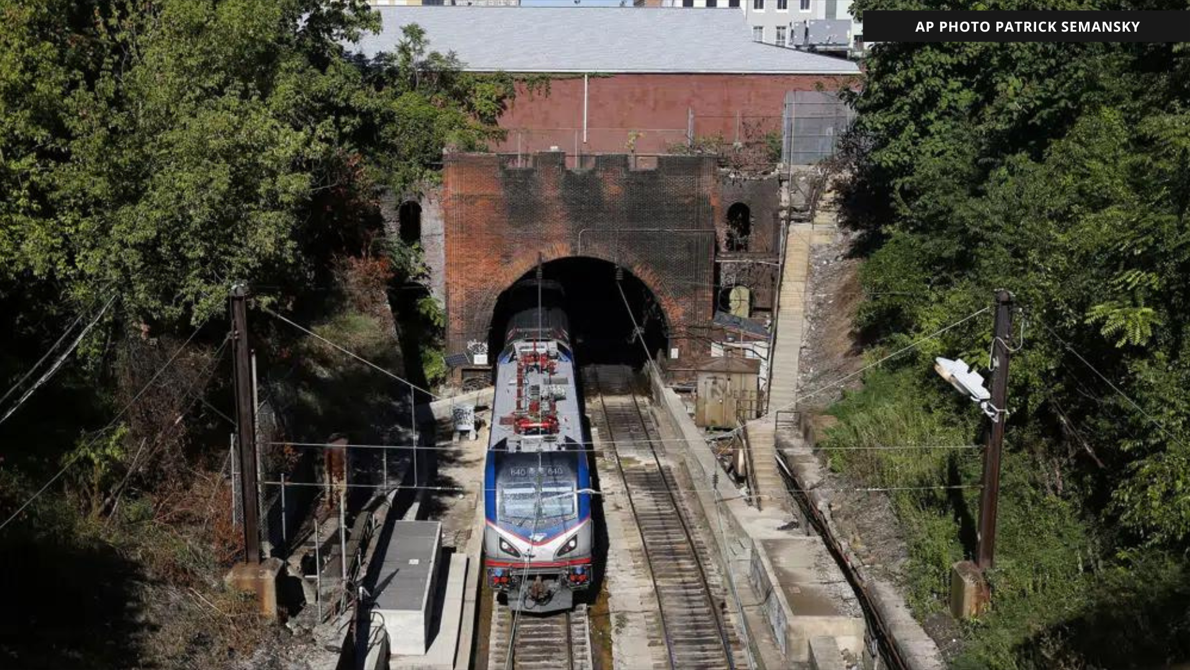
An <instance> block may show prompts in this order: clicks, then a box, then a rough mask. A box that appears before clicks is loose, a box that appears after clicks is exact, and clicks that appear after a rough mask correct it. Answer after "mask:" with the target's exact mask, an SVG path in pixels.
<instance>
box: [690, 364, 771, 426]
mask: <svg viewBox="0 0 1190 670" xmlns="http://www.w3.org/2000/svg"><path fill="white" fill-rule="evenodd" d="M697 378H698V382H697V387H696V388H697V390H696V393H697V398H696V400H695V405H694V423H695V424H697V425H698V426H700V427H703V428H735V427H736V426H738V425H740V423H742V422H744V421H747V420H749V419H754V418H756V416H757V415H758V412H759V410H760V360H759V359H756V358H741V357H738V356H726V357H723V358H714V359H711V360H710V361H709V362H708V363H707V364H706V365H703V366H700V367H699V369H698V370H697Z"/></svg>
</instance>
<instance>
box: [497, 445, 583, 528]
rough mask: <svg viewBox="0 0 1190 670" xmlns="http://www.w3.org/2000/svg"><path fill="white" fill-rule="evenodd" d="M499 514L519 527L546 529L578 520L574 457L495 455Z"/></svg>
mask: <svg viewBox="0 0 1190 670" xmlns="http://www.w3.org/2000/svg"><path fill="white" fill-rule="evenodd" d="M496 458H497V459H498V460H497V473H498V474H497V476H496V496H497V500H499V510H498V514H499V517H500V520H501V521H502V522H505V523H509V524H513V525H516V526H520V527H526V528H531V527H533V525H534V524H535V523H536V524H537V525H538V526H541V527H543V528H544V527H547V526H552V525H556V524H558V523H559V522H564V521H570V520H572V519H574V518H576V517H577V516H578V510H577V501H576V496H575V492H576V488H575V478H576V473H577V471H578V467H577V466H578V463H577V455H576V454H572V453H565V452H548V451H547V452H537V453H514V454H510V453H507V452H505V453H500V454H497V456H496Z"/></svg>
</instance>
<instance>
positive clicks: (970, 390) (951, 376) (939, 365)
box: [934, 356, 1002, 422]
mask: <svg viewBox="0 0 1190 670" xmlns="http://www.w3.org/2000/svg"><path fill="white" fill-rule="evenodd" d="M934 371H935V372H937V373H938V375H939V376H940V377H942V378H943V379H945V380H946V381H947V382H950V385H951V386H953V387H955V390H957V391H958V392H959V393H962V394H963V395H965V396H968V397H970V398H971V402H976V403H979V408H980V409H982V410H983V413H984V414H987V415H988V416H989V417H991V419H992V421H993V422H996V421H999V420H1000V413H1001V411H1002V410H1001V409H1000V408H998V407H996V406H995V405H993V404H992V403H991V397H992V392H991V391H989V390H987V388H985V387H984V385H983V384H984V378H983V375H981V374H979V373H978V372H976V371H974V370H972V369H971V367H970V366H969V365H967V363H966V362H965V361H963V359H961V358H959V359H956V360H953V361H952V360H951V359H949V358H942V357H941V356H939V357H938V358H935V359H934Z"/></svg>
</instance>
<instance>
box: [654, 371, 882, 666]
mask: <svg viewBox="0 0 1190 670" xmlns="http://www.w3.org/2000/svg"><path fill="white" fill-rule="evenodd" d="M650 378H651V381H652V387H653V394H654V399H655V401H656V403H657V405H658V406H659V408H660V409H661V410H662V411H661V414H662V415H663V417H664V418H666V419H667V420H668V423H669V425H670V427H671V428H672V429H673V430H674V432H675V433H676V434H678V435H680V436H681V437H682V438H684V439H685V441H686V444H687V448H686V449H683V456H684V457H685V464H686V468H687V470H688V471H689V473H690V477H691V479H692V480H693V481H694V489H695V492H696V500H697V502H698V503H699V504H700V506H701V507H702V511H703V515H704V517H705V518H706V519H707V520H708V522H710V523H712V524H714V523H716V522H717V521H718V520H722V522H723V524H724V532H723V533H718V532H715V533H712V535H713V537H714V538H715V543H716V544H717V545H718V549H719V554H720V557H721V558H722V560H723V561H724V562H728V563H741V562H742V563H744V565H743V566H741V567H742V568H743V569H741V570H737V572H739V573H741V574H747V575H749V580H748V581H749V583H750V584H751V586H752V588H753V590H754V591H755V592H756V595H757V598H758V600H759V601H760V602H761V607H762V608H763V610H764V613H765V618H766V620H767V621H768V624H769V627H770V629H771V630H772V633H773V635H774V637H775V638H776V642H777V644H778V646H779V647H780V649H781V652H782V654H783V655H784V657H785V660H786V661H787V662H795V661H796V662H803V663H804V662H807V661H808V660H809V659H810V639H811V638H814V637H821V636H823V635H830V636H833V637H834V638H835V639H836V644H837V645H838V646H841V647H843V648H846V649H847V650H849V651H851V652H852V653H854V654H855V655H856V657H859V656H860V654H861V653H862V650H863V640H864V636H865V630H866V627H865V623H864V620H863V618H862V617H859V616H852V615H849V614H847V613H846V612H841V611H839V610H838V608H837V607H836V606H835V602H834V601H833V600H832V595H831V594H827V593H825V592H824V591H823V590H822V589H821V587H820V585H821V584H822V583H823V582H824V581H839V582H841V581H842V580H843V575H842V573H841V572H839V569H838V567H837V566H836V565H835V564H834V563H833V561H832V560H831V558H830V556H829V553H828V552H827V550H826V548H825V546H823V545H822V543H821V540H820V539H818V538H816V537H814V538H810V537H791V536H790V535H789V534H788V533H787V532H784V531H778V530H776V527H779V526H780V525H782V522H784V521H786V520H788V518H789V515H788V513H785V512H782V511H780V510H768V511H766V512H763V513H762V512H758V511H757V510H756V509H754V508H751V507H748V506H747V505H746V504H744V502H743V501H742V500H741V499H740V496H739V491H737V490H736V489H735V488H733V487H732V485H731V484H730V483H729V482H728V481H727V478H726V477H714V476H713V475H714V474H715V473H718V471H719V470H718V468H719V466H718V463H717V462H716V461H715V456H714V454H713V453H712V452H711V449H710V447H709V446H708V445H707V443H706V440H705V439H704V438H703V436H702V433H701V432H700V431H699V430H698V428H697V427H696V426H695V425H694V422H693V420H691V418H690V416H689V415H688V414H687V413H686V408H685V406H684V405H683V403H682V401H681V398H679V397H678V395H677V393H675V392H674V391H673V389H670V388H668V387H666V386H664V385H663V384H661V382H660V380H659V379H657V378H656V376H655V375H650ZM713 480H717V481H713ZM715 493H717V494H718V500H716V497H715V495H714V494H715ZM717 517H718V518H717ZM725 536H727V537H725ZM728 538H730V540H729V539H728ZM798 557H800V558H798ZM799 560H800V561H802V562H801V563H799ZM725 567H726V568H727V569H728V570H731V569H732V566H731V565H727V566H725ZM823 573H830V574H831V575H832V576H831V579H829V580H824V579H823V578H822V575H823ZM751 637H752V636H751V635H749V638H750V639H751Z"/></svg>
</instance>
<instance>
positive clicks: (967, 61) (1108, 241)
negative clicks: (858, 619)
mask: <svg viewBox="0 0 1190 670" xmlns="http://www.w3.org/2000/svg"><path fill="white" fill-rule="evenodd" d="M1059 4H1060V6H1055V7H1051V8H1054V9H1066V8H1069V9H1112V8H1116V6H1115V5H1111V4H1110V3H1107V4H1105V3H1094V2H1092V3H1073V4H1072V3H1065V4H1063V3H1059ZM947 7H948V8H968V7H965V6H964V7H955V6H953V5H948V6H947ZM856 8H857V9H858V10H859V11H860V12H862V11H866V10H872V9H910V8H913V9H936V8H938V7H936V6H934V4H933V3H923V2H917V1H913V0H909V1H905V0H860V2H858V3H857V5H856ZM978 8H980V9H1031V8H1033V7H1032V6H1029V5H1027V4H1024V3H1020V2H1016V1H1014V0H1006V1H1002V2H992V3H991V4H988V3H983V4H980V5H979V6H978ZM1130 8H1136V9H1186V8H1187V5H1186V3H1185V2H1182V1H1180V0H1179V1H1170V2H1163V1H1161V0H1157V1H1154V2H1142V3H1141V4H1140V5H1135V4H1134V5H1131V6H1130ZM1188 74H1190V51H1188V50H1187V49H1186V47H1185V45H1156V44H1151V45H1142V44H1077V45H1072V44H881V45H877V46H876V47H874V48H873V50H872V53H871V55H870V57H869V58H868V61H867V67H866V71H865V75H866V82H865V86H864V87H863V88H862V90H858V91H856V92H855V93H854V95H853V98H852V101H853V104H854V105H855V107H856V109H857V111H858V112H859V116H858V120H857V126H856V130H855V136H854V137H852V138H850V141H849V142H848V146H849V147H851V151H852V156H851V158H852V159H853V168H854V169H853V173H854V174H855V176H856V179H855V180H854V182H853V183H852V184H851V187H850V191H849V193H848V194H847V197H848V198H849V199H850V200H849V202H850V204H851V211H852V212H853V214H854V215H855V216H854V218H855V222H856V225H858V226H860V227H861V228H863V230H864V232H865V234H866V236H867V241H868V243H869V244H868V246H867V247H866V249H868V250H869V252H870V256H869V259H868V261H867V263H866V264H865V265H864V267H863V270H862V281H863V283H864V286H865V289H866V290H867V291H868V293H869V297H868V299H867V300H866V302H865V304H864V305H863V306H862V308H861V310H860V314H859V319H860V324H859V325H860V326H861V329H862V332H863V333H864V334H865V336H867V337H868V338H869V339H870V341H871V342H872V343H874V344H876V345H878V346H880V347H888V348H895V347H899V346H903V345H904V344H906V343H908V342H910V341H913V340H915V339H917V338H920V337H922V336H924V335H926V334H928V333H932V332H934V331H935V330H937V329H939V328H941V327H943V326H945V325H947V324H949V323H951V322H953V321H955V320H957V319H958V318H960V317H962V316H964V315H967V314H970V313H972V312H974V311H975V310H976V309H979V308H980V307H984V306H986V305H987V304H988V302H989V298H990V295H991V293H992V291H993V289H996V288H1007V289H1009V290H1011V291H1012V292H1013V293H1014V295H1015V299H1016V304H1017V305H1018V307H1019V311H1018V312H1017V315H1016V318H1017V320H1018V322H1023V323H1024V324H1025V325H1024V329H1025V330H1024V347H1023V349H1022V350H1021V351H1020V352H1018V353H1017V354H1015V356H1014V359H1013V363H1012V374H1011V377H1010V392H1009V398H1010V409H1011V410H1012V414H1011V415H1010V418H1009V422H1008V432H1007V435H1008V438H1007V440H1008V444H1007V453H1006V456H1005V479H1004V481H1005V486H1004V489H1003V499H1002V502H1001V508H1000V509H1001V525H1000V528H1001V531H1000V532H1001V536H1000V537H1001V540H1000V544H999V554H1000V556H999V557H998V568H997V572H996V573H995V575H994V580H995V581H994V583H995V588H996V592H997V595H996V609H995V611H994V612H993V613H992V615H990V616H989V617H988V618H987V619H986V620H985V621H984V622H982V623H981V624H979V625H977V626H975V627H973V628H972V629H971V630H970V631H969V633H970V638H971V647H970V649H969V656H968V661H969V663H968V665H970V667H1001V668H1011V667H1123V666H1121V665H1119V661H1118V659H1120V658H1124V657H1125V656H1122V655H1121V654H1120V653H1119V650H1115V651H1113V650H1109V649H1107V648H1106V647H1103V646H1100V645H1097V644H1092V643H1091V642H1092V640H1091V638H1092V637H1094V636H1093V634H1092V635H1090V636H1087V635H1085V634H1084V635H1083V637H1078V636H1073V637H1072V636H1068V635H1066V634H1065V633H1063V632H1062V631H1067V630H1069V627H1070V626H1071V625H1072V624H1071V623H1070V622H1073V621H1081V622H1085V621H1090V620H1098V619H1096V617H1095V616H1092V615H1091V614H1090V613H1091V612H1092V611H1093V610H1094V609H1095V608H1099V607H1102V602H1101V600H1100V596H1101V592H1100V590H1099V587H1098V586H1097V584H1098V583H1099V581H1100V580H1101V579H1103V576H1104V575H1106V574H1109V573H1110V574H1115V575H1117V576H1118V575H1119V574H1123V575H1124V576H1123V577H1120V578H1119V583H1127V584H1128V586H1127V587H1126V588H1127V589H1133V588H1134V587H1136V586H1137V583H1138V580H1140V579H1141V577H1142V576H1141V575H1140V574H1139V573H1136V572H1132V570H1133V569H1134V567H1133V566H1134V565H1136V564H1137V563H1138V562H1137V561H1133V560H1132V559H1131V558H1125V557H1134V556H1144V557H1145V559H1144V560H1145V561H1150V562H1151V561H1157V562H1160V561H1164V560H1172V561H1173V562H1174V564H1175V567H1173V568H1170V569H1171V570H1173V571H1175V572H1176V571H1179V570H1181V569H1183V568H1184V561H1185V558H1184V556H1185V552H1186V550H1187V549H1188V548H1190V504H1188V503H1187V500H1190V498H1188V497H1187V495H1186V493H1185V492H1186V491H1187V490H1190V488H1188V487H1190V474H1188V473H1190V470H1188V469H1187V465H1190V462H1188V460H1190V448H1188V447H1187V445H1188V444H1190V433H1188V432H1187V424H1186V418H1185V417H1186V416H1187V413H1188V411H1190V391H1188V390H1187V389H1190V386H1188V383H1190V359H1188V358H1187V354H1188V353H1190V352H1188V351H1187V350H1186V340H1187V336H1188V335H1190V331H1188V330H1187V327H1188V323H1187V318H1186V315H1187V314H1188V313H1190V312H1188V309H1190V284H1188V283H1187V281H1186V278H1187V276H1190V274H1188V271H1190V253H1188V250H1187V236H1188V235H1190V220H1188V219H1187V213H1188V210H1190V204H1188V203H1190V178H1188V177H1187V175H1188V174H1190V171H1188V170H1187V168H1190V140H1188V138H1190V84H1188V82H1190V77H1188V76H1187V75H1188ZM988 321H989V320H984V319H979V320H976V321H975V322H972V323H968V324H964V325H963V326H962V327H959V328H956V329H954V330H951V331H948V332H947V333H946V334H944V335H943V336H942V337H941V338H939V339H937V340H932V341H929V342H927V343H926V344H925V345H924V346H923V347H922V348H921V349H920V351H919V352H918V353H916V354H915V355H913V356H910V357H906V359H904V360H902V361H901V363H902V364H903V365H905V366H906V367H907V369H910V368H911V369H915V370H925V369H928V362H929V360H930V357H932V356H935V355H942V354H944V355H947V356H948V357H955V356H962V357H964V358H965V359H966V360H968V361H972V362H976V363H979V362H981V361H983V360H986V355H987V351H988V348H989V346H990V328H989V326H990V323H989V322H988ZM1015 335H1016V336H1018V337H1019V333H1017V334H1015ZM1101 375H1102V376H1101ZM870 381H872V382H876V381H877V380H875V379H872V380H870ZM1117 389H1118V391H1117ZM1121 392H1122V393H1121ZM872 393H874V394H875V395H876V396H877V399H880V402H879V403H876V404H877V405H880V406H881V407H884V408H883V409H881V408H880V407H868V406H867V405H865V404H864V403H860V401H859V399H858V398H849V399H847V400H846V401H845V402H844V403H843V405H842V406H841V408H840V409H839V410H838V411H839V412H840V416H841V418H842V419H843V424H842V425H841V426H840V427H839V428H838V429H836V430H837V432H836V434H835V438H834V439H838V440H851V441H856V440H858V441H860V442H862V443H868V444H872V443H875V442H874V438H872V437H858V434H857V433H856V432H855V431H856V429H857V428H859V427H861V426H863V425H866V424H869V423H871V424H874V423H879V422H878V421H876V420H875V417H876V416H877V414H878V413H880V412H884V413H888V412H892V413H893V414H895V415H897V416H906V414H905V413H906V412H910V413H911V414H910V415H912V413H920V412H922V411H931V412H937V411H942V412H944V413H946V414H949V415H950V417H951V418H950V420H952V421H957V422H959V423H958V425H966V426H969V423H968V416H969V414H970V413H971V412H972V410H971V408H970V406H969V405H966V404H965V403H957V402H956V403H954V404H953V405H949V406H948V403H949V402H950V401H948V400H945V398H946V396H948V395H950V393H951V392H950V390H949V389H948V388H946V387H945V386H944V385H941V384H938V383H936V382H934V381H931V383H929V384H924V385H922V384H919V383H916V382H914V383H904V384H903V385H902V386H901V387H900V388H895V387H889V386H888V385H887V384H883V385H880V384H877V386H876V387H874V390H873V391H872ZM872 402H875V400H868V401H865V403H872ZM885 403H886V404H887V406H886V407H885V406H884V405H883V404H885ZM874 412H875V413H877V414H874ZM885 423H890V424H892V422H890V421H885ZM892 425H895V424H892ZM969 431H970V432H968V434H967V437H966V439H967V440H970V441H976V440H978V439H980V435H979V433H978V432H977V431H976V430H974V429H969ZM877 458H878V462H877V463H875V464H867V465H863V466H862V467H856V466H855V465H848V466H846V467H848V468H850V469H851V470H853V471H855V472H858V473H860V474H861V475H863V476H868V477H871V476H872V475H871V473H872V472H876V473H879V474H880V476H882V477H883V476H885V475H886V473H887V472H889V468H890V467H892V464H893V463H894V462H895V461H894V460H890V459H895V458H896V457H895V456H892V455H886V454H880V455H878V456H877ZM865 473H867V474H865ZM964 476H965V478H966V480H968V481H977V478H978V474H977V473H973V472H965V473H964ZM933 481H935V482H945V481H946V478H945V477H941V476H939V477H935V478H934V480H933ZM954 509H955V507H954V503H953V502H951V501H948V500H941V499H939V500H931V499H929V498H928V497H922V496H901V498H900V499H899V500H898V510H899V512H900V513H901V518H902V521H903V522H904V523H905V524H906V525H907V528H908V529H909V535H910V538H911V544H912V545H914V546H916V547H918V549H919V551H920V553H919V554H915V559H914V560H915V561H917V565H916V567H915V575H916V576H917V577H920V578H922V579H923V580H924V581H920V582H919V583H921V584H924V585H925V590H924V592H925V593H926V594H927V595H928V596H932V597H933V598H939V597H941V596H942V595H943V594H944V593H945V585H944V584H942V583H941V581H940V580H939V579H938V578H939V576H940V574H941V571H942V570H944V569H945V568H946V567H947V566H946V565H945V561H949V560H952V559H953V558H954V557H955V555H954V551H953V549H949V548H948V547H953V546H954V545H953V544H952V542H953V538H959V537H960V536H961V534H962V532H964V531H963V529H962V528H961V524H958V523H951V522H950V521H949V520H948V517H950V516H953V513H954ZM947 538H951V539H947ZM911 550H912V549H911ZM965 550H966V551H970V548H969V547H966V548H965ZM1170 557H1180V558H1170ZM1177 566H1181V567H1177ZM1129 580H1132V581H1129ZM915 593H917V594H918V595H921V594H922V593H923V590H921V589H918V590H916V591H915ZM918 601H919V603H921V602H923V599H920V598H919V600H918ZM929 601H930V597H927V598H925V599H924V603H925V604H928V603H929ZM1059 602H1060V603H1062V604H1061V606H1058V605H1057V604H1056V603H1059ZM934 606H937V603H936V602H935V605H934ZM1080 625H1081V624H1080ZM1039 630H1040V631H1042V633H1040V634H1039V633H1038V631H1039ZM1084 633H1085V631H1084ZM1080 634H1081V633H1080ZM1158 637H1160V636H1158ZM1076 638H1077V639H1076ZM1055 645H1056V646H1055ZM1062 645H1069V646H1066V647H1063V646H1062ZM1146 645H1147V646H1146ZM1043 647H1044V650H1043V651H1044V653H1042V651H1039V650H1042V648H1043ZM1181 648H1182V647H1181V646H1180V643H1178V642H1176V641H1174V640H1171V639H1169V638H1164V639H1151V638H1142V637H1140V636H1135V637H1133V638H1132V639H1131V643H1130V646H1128V649H1129V650H1130V651H1131V652H1133V653H1134V656H1133V659H1134V660H1130V661H1128V662H1127V663H1128V664H1132V663H1142V662H1145V661H1146V659H1147V660H1148V661H1152V659H1154V658H1157V659H1159V660H1160V661H1161V662H1164V660H1166V659H1164V658H1163V654H1165V653H1167V652H1169V650H1175V649H1181ZM1045 658H1050V659H1051V660H1052V659H1058V658H1060V659H1061V662H1060V663H1059V662H1058V661H1052V663H1051V664H1048V665H1047V663H1046V662H1044V661H1042V660H1040V659H1045ZM1112 659H1117V660H1112ZM1153 662H1156V661H1153Z"/></svg>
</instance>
